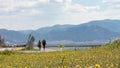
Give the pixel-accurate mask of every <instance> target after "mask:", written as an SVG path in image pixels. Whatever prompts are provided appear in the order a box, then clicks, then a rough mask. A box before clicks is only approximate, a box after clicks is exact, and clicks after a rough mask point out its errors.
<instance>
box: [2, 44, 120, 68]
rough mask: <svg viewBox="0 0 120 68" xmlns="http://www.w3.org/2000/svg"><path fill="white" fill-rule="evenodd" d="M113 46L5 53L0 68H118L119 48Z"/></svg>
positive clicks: (119, 62) (119, 67)
mask: <svg viewBox="0 0 120 68" xmlns="http://www.w3.org/2000/svg"><path fill="white" fill-rule="evenodd" d="M113 44H114V43H112V44H106V45H104V46H103V47H99V48H93V49H86V50H76V51H75V50H71V51H70V50H69V51H62V52H60V51H58V52H42V53H29V54H27V53H19V52H18V53H17V52H11V51H10V52H9V51H5V52H1V53H0V68H120V48H118V47H112V46H113ZM109 47H110V48H109Z"/></svg>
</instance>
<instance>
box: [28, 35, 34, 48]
mask: <svg viewBox="0 0 120 68" xmlns="http://www.w3.org/2000/svg"><path fill="white" fill-rule="evenodd" d="M34 41H35V38H34V36H32V35H31V34H30V35H29V37H28V41H27V45H26V49H28V50H32V49H33V45H34Z"/></svg>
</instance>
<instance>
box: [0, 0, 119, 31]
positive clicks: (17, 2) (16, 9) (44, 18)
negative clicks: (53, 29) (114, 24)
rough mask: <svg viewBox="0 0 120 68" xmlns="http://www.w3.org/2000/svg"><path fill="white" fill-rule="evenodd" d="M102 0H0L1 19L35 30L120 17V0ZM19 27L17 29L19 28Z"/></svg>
mask: <svg viewBox="0 0 120 68" xmlns="http://www.w3.org/2000/svg"><path fill="white" fill-rule="evenodd" d="M86 1H87V0H86ZM100 1H101V3H102V4H94V5H93V4H92V3H90V5H87V4H81V3H78V2H77V1H75V0H74V2H73V0H0V21H1V23H2V24H3V23H6V25H7V24H8V23H9V24H10V23H13V24H10V25H13V26H14V24H16V26H17V27H18V26H19V25H20V26H23V27H24V28H25V29H28V28H29V29H30V28H31V29H34V28H35V29H36V28H40V27H43V26H48V25H53V24H81V23H84V22H88V21H91V20H100V19H120V14H119V12H120V5H119V3H118V2H117V1H118V0H103V1H104V3H103V2H102V0H100ZM113 1H114V3H113ZM115 2H117V4H116V3H115ZM17 23H18V24H17ZM26 23H27V24H29V25H27V24H26ZM21 24H24V25H21ZM6 25H3V26H5V27H6ZM32 25H34V27H32ZM36 25H37V26H36ZM3 26H2V25H0V27H3ZM13 26H10V27H9V28H11V27H12V28H13ZM16 26H15V27H14V28H17V27H16ZM7 28H8V26H7ZM12 28H11V29H12ZM18 29H20V27H19V28H18ZM21 29H22V28H21Z"/></svg>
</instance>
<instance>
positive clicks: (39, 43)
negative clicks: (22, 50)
mask: <svg viewBox="0 0 120 68" xmlns="http://www.w3.org/2000/svg"><path fill="white" fill-rule="evenodd" d="M37 46H38V48H39V50H41V41H40V40H39V42H38V45H37Z"/></svg>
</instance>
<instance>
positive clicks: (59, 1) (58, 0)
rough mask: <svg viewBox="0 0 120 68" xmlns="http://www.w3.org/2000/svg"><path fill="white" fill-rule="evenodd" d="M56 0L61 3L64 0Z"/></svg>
mask: <svg viewBox="0 0 120 68" xmlns="http://www.w3.org/2000/svg"><path fill="white" fill-rule="evenodd" d="M56 2H58V3H63V2H64V0H56Z"/></svg>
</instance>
